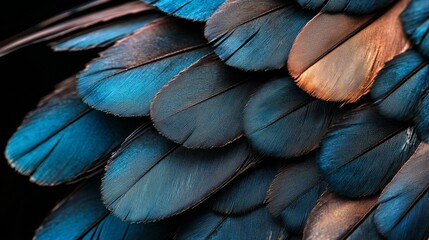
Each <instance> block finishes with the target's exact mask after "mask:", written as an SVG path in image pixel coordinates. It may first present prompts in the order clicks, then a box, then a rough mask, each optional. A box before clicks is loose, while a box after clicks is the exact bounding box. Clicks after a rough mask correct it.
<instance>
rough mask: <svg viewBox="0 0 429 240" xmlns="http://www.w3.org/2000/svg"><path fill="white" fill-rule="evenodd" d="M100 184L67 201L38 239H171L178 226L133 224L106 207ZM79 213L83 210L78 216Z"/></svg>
mask: <svg viewBox="0 0 429 240" xmlns="http://www.w3.org/2000/svg"><path fill="white" fill-rule="evenodd" d="M99 187H100V183H99V181H94V180H93V181H90V182H89V183H87V184H85V185H84V186H81V187H79V188H78V189H77V190H76V191H75V192H74V193H72V194H71V195H70V196H68V197H67V198H66V199H64V200H63V201H62V202H61V203H60V204H58V205H57V206H56V207H55V208H54V209H53V211H52V213H51V214H50V215H49V216H48V217H47V218H46V219H45V220H44V222H43V223H42V225H41V227H40V228H39V229H38V230H37V232H36V235H35V239H40V240H44V239H46V240H50V239H58V238H59V237H60V238H61V239H85V240H86V239H88V240H89V239H106V240H109V239H111V240H114V239H129V240H131V239H136V240H137V239H141V237H142V236H144V238H145V239H147V240H150V239H153V240H159V239H168V238H167V237H168V236H169V235H172V234H173V232H174V230H175V224H174V223H170V222H168V223H164V222H163V223H154V224H129V223H125V222H122V221H121V220H119V219H118V218H116V217H114V216H113V215H112V214H109V212H108V211H107V210H106V208H105V207H104V205H103V203H102V201H101V198H100V192H99V191H98V189H99ZM76 209H79V211H78V212H77V211H76Z"/></svg>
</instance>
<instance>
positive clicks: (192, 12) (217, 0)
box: [143, 0, 225, 21]
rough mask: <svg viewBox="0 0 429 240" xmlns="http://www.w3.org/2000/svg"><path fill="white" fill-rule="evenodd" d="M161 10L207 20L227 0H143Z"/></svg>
mask: <svg viewBox="0 0 429 240" xmlns="http://www.w3.org/2000/svg"><path fill="white" fill-rule="evenodd" d="M143 1H145V2H147V3H149V4H153V5H154V6H156V7H158V8H159V9H160V10H161V11H164V12H166V13H169V14H172V15H174V16H177V17H181V18H186V19H190V20H194V21H206V20H207V19H208V18H209V17H210V16H211V15H212V14H213V13H214V12H215V11H216V9H217V8H218V7H219V6H220V5H222V4H223V3H224V2H225V0H210V1H205V0H143Z"/></svg>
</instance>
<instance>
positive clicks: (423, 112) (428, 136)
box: [414, 93, 429, 143]
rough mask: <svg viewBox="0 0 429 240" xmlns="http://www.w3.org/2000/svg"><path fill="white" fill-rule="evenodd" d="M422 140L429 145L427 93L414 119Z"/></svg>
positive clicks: (428, 104) (428, 102) (428, 101)
mask: <svg viewBox="0 0 429 240" xmlns="http://www.w3.org/2000/svg"><path fill="white" fill-rule="evenodd" d="M414 122H415V124H416V131H417V134H418V135H419V137H420V139H421V140H422V141H424V142H428V143H429V96H428V94H427V93H425V95H424V97H423V99H422V100H421V103H420V105H419V107H418V108H417V113H416V116H415V118H414Z"/></svg>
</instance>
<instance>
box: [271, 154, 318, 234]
mask: <svg viewBox="0 0 429 240" xmlns="http://www.w3.org/2000/svg"><path fill="white" fill-rule="evenodd" d="M325 189H326V183H325V182H324V181H323V179H322V178H321V177H320V175H319V172H318V169H317V165H316V163H315V159H314V156H313V155H310V156H308V157H305V158H304V161H300V162H297V163H294V164H290V165H286V167H284V168H283V169H282V170H281V171H280V172H279V174H278V175H277V176H276V178H275V179H274V181H273V182H272V184H271V186H270V190H269V191H268V196H267V199H268V209H269V210H270V212H271V213H272V214H273V215H274V216H276V217H280V218H281V219H282V221H283V223H284V225H285V227H286V229H287V230H289V231H290V232H293V233H302V231H303V229H304V225H305V221H306V220H307V217H308V215H309V214H310V211H311V209H313V207H314V206H315V205H316V201H317V200H318V199H319V197H320V195H321V194H322V192H323V191H324V190H325Z"/></svg>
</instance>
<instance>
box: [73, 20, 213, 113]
mask: <svg viewBox="0 0 429 240" xmlns="http://www.w3.org/2000/svg"><path fill="white" fill-rule="evenodd" d="M200 27H201V26H200V25H198V24H194V23H188V22H184V21H181V20H177V19H173V18H162V19H158V20H156V21H154V22H152V23H150V24H148V25H146V26H145V27H143V28H142V29H140V30H139V31H137V32H136V33H135V34H134V35H131V36H129V37H128V38H125V39H124V40H122V41H119V42H118V43H117V44H115V45H114V46H113V47H111V48H110V49H108V50H107V51H106V52H104V53H103V54H102V55H101V57H100V58H98V59H96V60H94V61H93V62H92V63H90V64H89V66H88V67H87V69H86V70H85V71H84V72H83V73H82V74H80V76H79V79H78V92H79V94H80V95H81V96H82V99H83V101H84V102H86V103H87V104H89V105H90V106H92V107H94V108H96V109H99V110H103V111H107V112H110V113H112V114H115V115H119V116H144V115H149V108H150V103H151V102H152V99H153V98H154V97H155V94H156V93H157V92H158V91H159V90H160V89H161V87H162V86H164V84H166V83H167V82H168V81H170V80H171V79H173V77H174V76H175V75H177V74H178V73H179V72H180V71H182V70H183V69H185V68H187V67H189V66H190V65H192V64H193V63H194V62H195V61H197V60H199V59H200V58H201V57H203V56H205V55H206V54H208V53H209V52H210V48H209V47H208V46H207V44H206V41H205V39H204V37H203V36H202V35H201V31H202V29H201V28H200ZM199 33H200V34H199Z"/></svg>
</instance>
